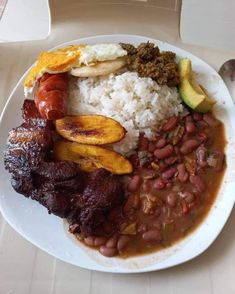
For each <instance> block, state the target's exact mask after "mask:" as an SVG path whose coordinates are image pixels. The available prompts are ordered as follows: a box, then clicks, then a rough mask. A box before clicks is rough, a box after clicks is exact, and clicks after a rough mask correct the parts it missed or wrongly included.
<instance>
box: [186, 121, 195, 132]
mask: <svg viewBox="0 0 235 294" xmlns="http://www.w3.org/2000/svg"><path fill="white" fill-rule="evenodd" d="M185 128H186V131H187V132H188V133H190V134H191V133H195V132H196V127H195V124H194V123H193V122H186V124H185Z"/></svg>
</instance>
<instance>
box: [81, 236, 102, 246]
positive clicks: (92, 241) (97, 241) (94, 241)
mask: <svg viewBox="0 0 235 294" xmlns="http://www.w3.org/2000/svg"><path fill="white" fill-rule="evenodd" d="M106 241H107V239H106V238H105V237H96V236H89V237H86V238H85V239H84V242H85V244H86V245H88V246H91V247H98V246H100V245H104V244H105V243H106Z"/></svg>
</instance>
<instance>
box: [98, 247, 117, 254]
mask: <svg viewBox="0 0 235 294" xmlns="http://www.w3.org/2000/svg"><path fill="white" fill-rule="evenodd" d="M99 251H100V253H101V254H102V255H104V256H106V257H113V256H115V255H117V253H118V251H117V249H116V248H107V247H106V246H100V250H99Z"/></svg>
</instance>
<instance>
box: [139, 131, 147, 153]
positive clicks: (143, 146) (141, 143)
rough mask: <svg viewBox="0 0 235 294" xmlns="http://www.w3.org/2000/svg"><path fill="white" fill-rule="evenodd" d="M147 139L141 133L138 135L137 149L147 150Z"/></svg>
mask: <svg viewBox="0 0 235 294" xmlns="http://www.w3.org/2000/svg"><path fill="white" fill-rule="evenodd" d="M148 144H149V142H148V139H147V138H145V137H144V135H143V134H140V136H139V143H138V149H139V151H145V150H148Z"/></svg>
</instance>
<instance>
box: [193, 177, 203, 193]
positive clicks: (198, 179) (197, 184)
mask: <svg viewBox="0 0 235 294" xmlns="http://www.w3.org/2000/svg"><path fill="white" fill-rule="evenodd" d="M189 180H190V183H192V184H193V185H194V186H195V188H196V189H197V191H198V192H203V191H205V189H206V185H205V183H204V181H203V180H202V178H201V177H200V176H198V175H195V176H194V175H191V176H190V177H189Z"/></svg>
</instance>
